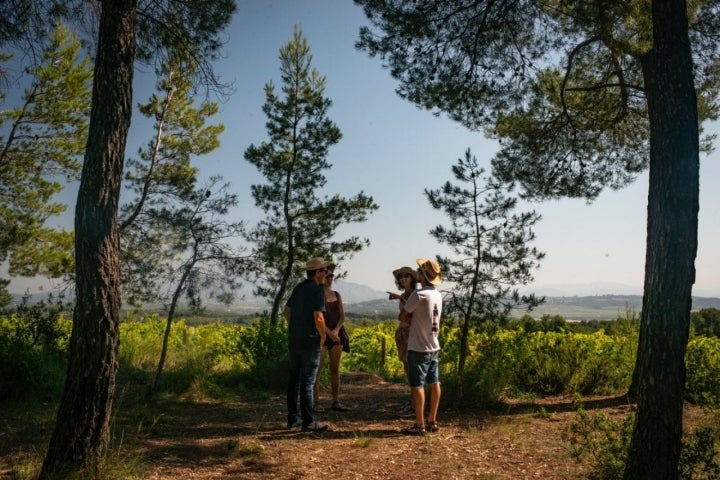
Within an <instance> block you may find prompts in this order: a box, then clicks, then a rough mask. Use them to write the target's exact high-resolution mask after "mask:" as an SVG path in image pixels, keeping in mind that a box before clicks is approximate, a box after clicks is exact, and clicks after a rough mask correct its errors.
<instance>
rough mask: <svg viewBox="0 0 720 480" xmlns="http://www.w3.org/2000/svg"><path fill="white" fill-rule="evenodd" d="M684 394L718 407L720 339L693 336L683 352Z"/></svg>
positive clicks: (719, 404) (719, 393) (703, 403)
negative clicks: (684, 366) (685, 372)
mask: <svg viewBox="0 0 720 480" xmlns="http://www.w3.org/2000/svg"><path fill="white" fill-rule="evenodd" d="M685 365H686V368H687V379H686V383H685V385H686V386H685V395H686V396H687V398H688V399H689V400H690V401H692V402H695V403H698V404H701V405H709V406H711V407H715V408H717V407H720V382H718V378H720V339H719V338H717V337H694V338H692V339H691V340H690V341H689V342H688V346H687V351H686V353H685Z"/></svg>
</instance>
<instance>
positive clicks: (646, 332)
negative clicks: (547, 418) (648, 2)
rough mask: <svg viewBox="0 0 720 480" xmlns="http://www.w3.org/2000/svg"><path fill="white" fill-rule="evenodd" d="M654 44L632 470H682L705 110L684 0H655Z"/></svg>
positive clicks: (634, 475) (636, 474)
mask: <svg viewBox="0 0 720 480" xmlns="http://www.w3.org/2000/svg"><path fill="white" fill-rule="evenodd" d="M652 8H653V26H654V44H653V50H652V51H651V52H649V53H648V54H647V56H646V58H644V59H643V75H644V79H645V88H646V96H647V101H648V112H649V117H650V190H649V195H648V233H647V253H646V264H645V293H644V296H643V308H642V316H641V325H640V328H641V336H640V343H639V345H638V361H637V366H636V368H637V369H638V372H637V375H636V378H637V395H638V397H637V400H638V409H637V417H636V423H635V429H634V431H633V437H632V441H631V445H630V454H629V458H628V463H627V466H626V470H625V476H624V478H625V479H650V478H651V479H653V480H663V479H676V478H678V471H677V467H678V461H679V458H680V447H681V440H682V413H683V410H682V407H683V395H684V390H685V350H686V347H687V341H688V333H689V324H690V306H691V294H692V284H693V283H694V281H695V267H694V264H695V256H696V252H697V218H698V208H699V206H698V205H699V204H698V202H699V144H698V142H699V140H698V123H697V122H698V120H697V118H698V116H697V103H696V95H695V88H694V83H693V72H692V59H691V55H690V42H689V38H688V30H687V12H686V5H685V1H684V0H656V1H653V2H652Z"/></svg>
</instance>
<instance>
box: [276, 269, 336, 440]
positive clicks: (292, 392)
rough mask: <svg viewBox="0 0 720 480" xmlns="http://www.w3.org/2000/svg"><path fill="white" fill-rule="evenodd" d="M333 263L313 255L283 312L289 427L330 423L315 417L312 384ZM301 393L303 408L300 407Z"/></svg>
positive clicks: (313, 427) (322, 427) (321, 428)
mask: <svg viewBox="0 0 720 480" xmlns="http://www.w3.org/2000/svg"><path fill="white" fill-rule="evenodd" d="M332 267H334V265H333V263H332V262H327V261H325V260H323V259H322V258H311V259H310V260H308V262H307V264H306V266H305V272H306V275H307V278H306V279H305V280H303V281H302V282H300V283H299V284H298V285H297V286H296V287H295V288H294V289H293V291H292V294H291V295H290V298H289V299H288V301H287V304H286V305H285V310H284V311H283V315H284V316H285V319H286V320H287V321H288V345H289V349H290V379H289V381H288V388H287V409H288V420H287V427H288V428H293V427H295V426H297V425H299V423H300V421H299V418H298V415H299V416H300V417H301V418H302V429H303V430H304V431H313V432H322V431H325V430H327V429H328V426H327V425H323V424H320V423H318V422H317V421H316V420H315V413H314V411H313V385H314V384H315V375H317V370H318V365H319V363H320V346H321V345H322V344H323V343H325V317H324V315H323V313H324V312H325V292H324V291H323V287H322V285H323V281H324V280H325V274H326V273H327V272H328V271H329V269H331V268H332ZM298 396H299V397H300V410H299V411H298Z"/></svg>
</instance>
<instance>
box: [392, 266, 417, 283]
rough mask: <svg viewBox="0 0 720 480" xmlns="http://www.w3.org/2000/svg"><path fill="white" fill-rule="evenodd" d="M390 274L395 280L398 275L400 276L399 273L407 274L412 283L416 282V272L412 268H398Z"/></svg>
mask: <svg viewBox="0 0 720 480" xmlns="http://www.w3.org/2000/svg"><path fill="white" fill-rule="evenodd" d="M392 273H393V277H395V279H397V278H398V275H400V274H401V273H407V274H408V275H410V276H411V277H412V279H413V280H414V281H416V282H417V271H416V270H415V269H414V268H411V267H400V268H398V269H397V270H393V272H392Z"/></svg>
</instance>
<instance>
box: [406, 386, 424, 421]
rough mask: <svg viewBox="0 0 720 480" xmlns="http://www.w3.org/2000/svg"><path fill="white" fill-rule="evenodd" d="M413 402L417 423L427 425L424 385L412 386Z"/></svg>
mask: <svg viewBox="0 0 720 480" xmlns="http://www.w3.org/2000/svg"><path fill="white" fill-rule="evenodd" d="M410 391H411V392H412V404H413V408H414V409H415V424H416V425H420V426H423V425H425V412H424V411H423V410H424V409H425V389H424V388H423V387H416V388H411V389H410Z"/></svg>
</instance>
